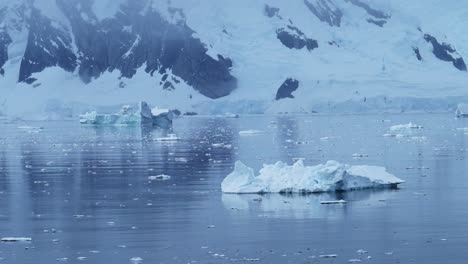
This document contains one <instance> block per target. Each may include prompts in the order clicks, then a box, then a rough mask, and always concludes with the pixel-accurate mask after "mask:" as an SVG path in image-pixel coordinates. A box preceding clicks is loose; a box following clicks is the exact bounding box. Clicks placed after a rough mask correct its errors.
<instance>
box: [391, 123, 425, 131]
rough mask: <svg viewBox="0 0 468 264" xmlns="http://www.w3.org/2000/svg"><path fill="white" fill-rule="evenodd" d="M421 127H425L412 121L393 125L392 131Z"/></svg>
mask: <svg viewBox="0 0 468 264" xmlns="http://www.w3.org/2000/svg"><path fill="white" fill-rule="evenodd" d="M421 128H424V127H422V126H418V125H416V124H413V123H411V122H410V123H408V124H403V125H395V126H391V127H390V130H391V131H401V130H404V131H406V130H407V129H421Z"/></svg>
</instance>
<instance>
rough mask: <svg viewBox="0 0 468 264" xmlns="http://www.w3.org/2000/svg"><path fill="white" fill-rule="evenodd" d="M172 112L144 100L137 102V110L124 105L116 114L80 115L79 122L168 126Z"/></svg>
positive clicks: (170, 122) (172, 117) (90, 113)
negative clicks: (153, 106)
mask: <svg viewBox="0 0 468 264" xmlns="http://www.w3.org/2000/svg"><path fill="white" fill-rule="evenodd" d="M173 119H174V113H173V111H172V110H169V109H159V108H153V109H151V108H150V107H149V105H148V103H146V102H140V103H139V109H138V111H135V110H134V109H133V107H131V106H130V105H124V106H123V107H122V109H121V110H120V111H119V112H118V113H116V114H98V113H97V112H96V111H92V112H88V113H86V114H84V115H80V123H81V124H91V125H152V126H157V127H161V128H169V127H171V125H172V120H173Z"/></svg>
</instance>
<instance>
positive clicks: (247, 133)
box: [239, 129, 264, 136]
mask: <svg viewBox="0 0 468 264" xmlns="http://www.w3.org/2000/svg"><path fill="white" fill-rule="evenodd" d="M261 133H264V131H261V130H254V129H250V130H243V131H240V132H239V135H241V136H250V135H258V134H261Z"/></svg>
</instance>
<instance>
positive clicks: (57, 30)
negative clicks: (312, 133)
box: [0, 0, 237, 98]
mask: <svg viewBox="0 0 468 264" xmlns="http://www.w3.org/2000/svg"><path fill="white" fill-rule="evenodd" d="M27 3H29V4H25V5H24V6H22V7H21V9H22V10H23V11H24V14H22V15H21V16H19V17H23V18H24V29H25V30H27V31H28V40H27V46H26V50H25V53H24V56H23V58H22V61H21V67H20V72H19V79H18V81H19V82H26V83H30V84H32V83H34V82H35V79H34V78H33V77H32V76H33V75H34V73H38V72H42V71H43V70H44V69H46V68H49V67H54V66H57V67H60V68H62V69H64V70H65V71H68V72H75V73H77V74H78V75H79V76H80V78H81V80H82V81H83V82H84V83H89V82H91V81H93V80H94V79H96V78H99V77H100V76H101V75H102V74H103V73H105V72H108V71H109V72H112V71H119V72H120V74H121V77H122V78H132V77H133V76H134V75H135V74H136V72H137V70H138V69H141V68H143V69H144V70H145V71H146V73H148V75H149V76H154V75H155V73H156V72H157V73H158V76H161V75H165V74H166V73H168V72H170V73H171V79H172V81H170V80H164V81H163V82H161V80H160V79H156V78H155V80H154V85H155V87H158V84H159V83H160V82H161V84H160V87H161V88H163V89H166V90H171V89H177V84H179V83H180V82H181V81H184V82H185V83H187V84H188V85H190V86H192V87H193V88H194V89H195V90H197V91H199V92H200V93H201V94H203V95H205V96H207V97H209V98H219V97H223V96H226V95H228V94H230V93H231V92H232V91H233V90H234V89H235V88H236V87H237V80H236V78H235V77H234V76H232V75H231V73H230V69H231V67H232V65H233V62H232V61H231V60H230V59H229V58H227V57H224V56H222V55H218V56H216V57H211V56H209V55H208V54H207V48H206V45H205V44H204V43H203V42H202V41H201V40H200V39H198V38H195V37H194V36H193V34H194V31H193V30H192V29H190V28H189V27H188V26H187V24H186V22H185V15H184V14H183V11H182V10H181V9H177V8H170V7H169V8H168V10H167V11H168V13H169V14H172V15H173V16H177V17H178V18H179V19H178V20H177V21H175V22H174V21H171V22H168V21H167V18H164V17H163V16H161V14H160V13H158V11H156V10H155V9H152V8H147V1H143V0H135V1H129V2H128V3H127V4H123V5H121V6H120V11H119V12H117V14H116V15H115V16H113V17H109V18H106V19H103V20H100V19H98V17H97V16H96V15H95V14H94V13H93V0H56V4H57V6H58V8H59V10H60V12H62V13H63V14H62V15H64V19H66V21H56V20H51V19H50V18H49V17H46V16H44V15H43V14H41V11H40V10H38V9H36V8H35V7H34V5H33V4H32V3H33V2H32V1H31V2H27ZM15 12H16V11H15ZM1 17H2V16H1V14H0V18H1ZM1 24H2V23H0V25H1ZM10 42H11V38H9V35H8V33H7V31H6V30H2V29H1V28H0V69H1V66H2V65H3V64H4V63H5V62H6V61H7V60H8V58H7V56H8V51H7V47H8V44H9V43H10ZM2 72H3V70H2ZM166 79H167V77H166ZM122 85H123V86H125V81H124V80H122Z"/></svg>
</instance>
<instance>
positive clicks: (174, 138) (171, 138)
mask: <svg viewBox="0 0 468 264" xmlns="http://www.w3.org/2000/svg"><path fill="white" fill-rule="evenodd" d="M179 140H180V138H179V137H177V136H176V134H168V135H167V137H158V138H156V141H161V142H171V141H179Z"/></svg>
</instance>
